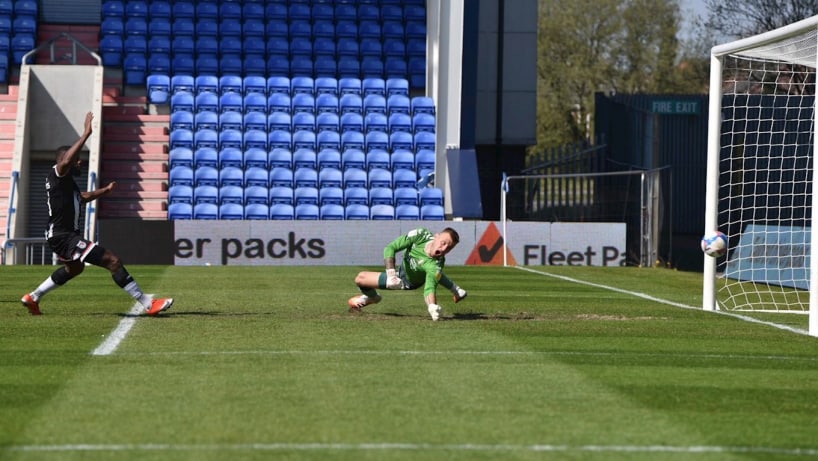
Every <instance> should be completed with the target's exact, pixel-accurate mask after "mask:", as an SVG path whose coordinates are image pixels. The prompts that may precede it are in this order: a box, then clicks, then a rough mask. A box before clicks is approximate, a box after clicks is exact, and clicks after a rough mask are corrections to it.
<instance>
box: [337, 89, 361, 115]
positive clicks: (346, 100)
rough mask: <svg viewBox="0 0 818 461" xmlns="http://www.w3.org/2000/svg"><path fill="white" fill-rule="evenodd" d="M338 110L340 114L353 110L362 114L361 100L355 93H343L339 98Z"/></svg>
mask: <svg viewBox="0 0 818 461" xmlns="http://www.w3.org/2000/svg"><path fill="white" fill-rule="evenodd" d="M338 110H339V112H340V114H341V115H343V114H346V113H349V112H353V113H356V114H361V116H363V100H362V99H361V96H359V95H357V94H344V95H342V96H341V99H340V100H339V103H338Z"/></svg>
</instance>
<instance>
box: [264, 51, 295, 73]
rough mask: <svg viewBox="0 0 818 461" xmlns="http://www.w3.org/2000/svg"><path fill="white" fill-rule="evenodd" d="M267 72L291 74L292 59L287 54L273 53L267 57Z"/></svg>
mask: <svg viewBox="0 0 818 461" xmlns="http://www.w3.org/2000/svg"><path fill="white" fill-rule="evenodd" d="M267 72H268V73H271V74H281V75H289V74H290V59H289V58H288V57H286V56H281V55H272V56H270V57H268V58H267Z"/></svg>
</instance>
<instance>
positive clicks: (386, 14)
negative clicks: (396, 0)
mask: <svg viewBox="0 0 818 461" xmlns="http://www.w3.org/2000/svg"><path fill="white" fill-rule="evenodd" d="M381 21H383V22H386V21H401V22H402V21H403V7H402V6H401V5H400V4H395V5H390V4H383V5H381Z"/></svg>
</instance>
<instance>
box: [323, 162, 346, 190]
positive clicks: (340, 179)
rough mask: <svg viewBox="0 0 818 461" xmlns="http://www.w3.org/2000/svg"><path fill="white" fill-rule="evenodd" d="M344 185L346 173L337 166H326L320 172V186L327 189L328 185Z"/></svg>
mask: <svg viewBox="0 0 818 461" xmlns="http://www.w3.org/2000/svg"><path fill="white" fill-rule="evenodd" d="M343 185H344V175H343V173H342V172H341V170H339V169H337V168H332V167H329V168H324V169H322V170H320V171H319V172H318V187H319V188H320V189H322V190H323V189H325V188H328V187H339V188H340V187H342V186H343Z"/></svg>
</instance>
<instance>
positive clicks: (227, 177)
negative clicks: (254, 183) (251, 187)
mask: <svg viewBox="0 0 818 461" xmlns="http://www.w3.org/2000/svg"><path fill="white" fill-rule="evenodd" d="M218 172H219V184H218V185H219V187H223V186H239V187H244V170H242V169H241V168H238V167H233V166H228V167H225V168H222V169H221V170H218Z"/></svg>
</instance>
